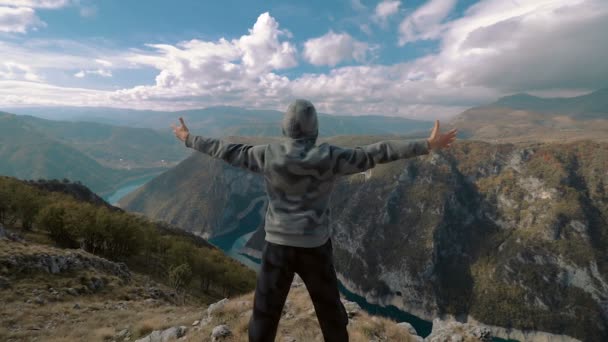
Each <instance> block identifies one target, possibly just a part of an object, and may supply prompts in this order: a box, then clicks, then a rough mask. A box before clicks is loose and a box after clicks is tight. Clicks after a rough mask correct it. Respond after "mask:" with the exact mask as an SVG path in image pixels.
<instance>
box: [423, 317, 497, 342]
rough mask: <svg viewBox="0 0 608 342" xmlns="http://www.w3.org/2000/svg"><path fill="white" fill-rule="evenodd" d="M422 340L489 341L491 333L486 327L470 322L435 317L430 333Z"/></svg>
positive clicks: (449, 341)
mask: <svg viewBox="0 0 608 342" xmlns="http://www.w3.org/2000/svg"><path fill="white" fill-rule="evenodd" d="M424 340H425V341H428V342H446V341H448V342H462V341H480V342H490V341H491V340H492V335H491V333H490V330H489V329H487V328H483V327H480V326H476V325H473V324H470V323H460V322H456V321H442V320H440V319H438V318H436V319H434V320H433V330H432V331H431V334H430V335H429V336H427V337H426V338H425V339H424Z"/></svg>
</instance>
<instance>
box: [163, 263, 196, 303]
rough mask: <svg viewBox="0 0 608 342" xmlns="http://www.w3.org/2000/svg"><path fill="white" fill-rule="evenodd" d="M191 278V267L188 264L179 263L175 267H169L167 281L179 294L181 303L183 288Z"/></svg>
mask: <svg viewBox="0 0 608 342" xmlns="http://www.w3.org/2000/svg"><path fill="white" fill-rule="evenodd" d="M191 280H192V269H191V268H190V265H188V264H181V265H179V266H176V267H171V268H170V269H169V281H170V283H171V287H173V289H174V290H175V292H177V294H178V295H181V298H182V303H183V301H184V298H185V290H186V287H187V286H188V284H190V281H191Z"/></svg>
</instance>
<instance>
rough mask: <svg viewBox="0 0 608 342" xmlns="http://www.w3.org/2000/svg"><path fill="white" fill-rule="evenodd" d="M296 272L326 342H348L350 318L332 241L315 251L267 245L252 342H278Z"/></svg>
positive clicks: (250, 333)
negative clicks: (342, 297) (281, 319)
mask: <svg viewBox="0 0 608 342" xmlns="http://www.w3.org/2000/svg"><path fill="white" fill-rule="evenodd" d="M294 273H297V274H298V275H300V277H301V278H302V280H303V281H304V284H305V285H306V288H307V289H308V293H309V294H310V297H311V299H312V302H313V305H314V307H315V311H316V313H317V319H318V320H319V324H320V325H321V331H322V332H323V338H324V339H325V341H327V342H342V341H348V332H347V330H346V325H347V324H348V316H347V314H346V310H345V309H344V305H342V302H341V301H340V293H339V292H338V279H337V278H336V271H335V269H334V264H333V248H332V245H331V240H328V241H327V242H326V243H325V244H324V245H322V246H319V247H315V248H303V247H291V246H283V245H277V244H273V243H270V242H266V246H265V247H264V251H263V253H262V267H261V270H260V274H259V275H258V280H257V285H256V288H255V297H254V301H253V315H252V316H251V320H250V321H249V341H250V342H272V341H274V338H275V336H276V334H277V327H278V325H279V319H280V318H281V312H282V311H283V305H284V304H285V299H286V298H287V294H288V293H289V289H290V288H291V282H292V281H293V277H294Z"/></svg>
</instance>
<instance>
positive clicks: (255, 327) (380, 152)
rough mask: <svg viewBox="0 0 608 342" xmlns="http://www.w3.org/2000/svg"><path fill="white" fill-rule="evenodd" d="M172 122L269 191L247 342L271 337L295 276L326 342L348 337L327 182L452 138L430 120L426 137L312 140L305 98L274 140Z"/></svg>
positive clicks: (314, 132) (313, 126) (182, 135)
mask: <svg viewBox="0 0 608 342" xmlns="http://www.w3.org/2000/svg"><path fill="white" fill-rule="evenodd" d="M179 120H180V123H181V125H180V126H174V125H172V127H173V132H174V133H175V135H176V136H177V137H178V138H179V139H180V140H182V141H184V142H185V145H186V146H187V147H190V148H193V149H195V150H197V151H200V152H203V153H205V154H208V155H210V156H211V157H214V158H219V159H223V160H225V161H226V162H228V163H229V164H231V165H233V166H237V167H242V168H245V169H248V170H249V171H252V172H257V173H260V174H262V175H263V177H264V183H265V187H266V192H267V195H268V209H267V211H266V217H265V225H264V229H265V231H266V245H265V246H264V251H263V252H262V265H261V268H260V273H259V275H258V280H257V285H256V289H255V297H254V302H253V314H252V317H251V320H250V322H249V341H250V342H272V341H274V338H275V336H276V333H277V327H278V323H279V319H280V318H281V312H282V310H283V305H284V304H285V299H286V298H287V294H288V292H289V289H290V286H291V282H292V281H293V277H294V274H295V273H297V274H298V275H299V276H300V277H301V278H302V280H303V281H304V284H305V285H306V288H307V289H308V292H309V293H310V297H311V299H312V301H313V305H314V307H315V312H316V314H317V318H318V320H319V324H320V326H321V330H322V332H323V337H324V339H325V341H327V342H342V341H348V332H347V329H346V326H347V324H348V316H347V314H346V310H345V309H344V306H343V305H342V302H341V301H340V293H339V292H338V280H337V278H336V271H335V269H334V266H333V249H332V245H331V238H330V234H331V232H330V209H329V199H330V195H331V191H332V188H333V185H334V182H335V181H336V179H337V178H338V177H340V176H345V175H350V174H354V173H358V172H363V171H366V170H368V169H371V168H373V167H374V166H376V164H382V163H388V162H391V161H395V160H398V159H405V158H412V157H416V156H419V155H424V154H428V153H429V152H430V151H431V150H439V149H441V148H445V147H449V146H450V144H451V143H452V142H453V141H454V140H455V139H456V130H455V129H453V130H451V131H449V132H448V133H446V134H441V133H440V131H439V121H435V127H434V128H433V130H432V133H431V135H430V137H429V138H428V139H425V140H415V141H409V142H408V141H403V140H386V141H380V142H377V143H374V144H370V145H366V146H361V147H355V148H342V147H338V146H333V145H329V144H326V143H323V144H320V145H317V144H316V141H317V136H318V128H319V127H318V122H317V112H316V110H315V107H314V106H313V105H312V103H310V102H309V101H306V100H296V101H295V102H294V103H292V104H291V105H289V107H288V109H287V112H286V113H285V116H284V117H283V122H282V130H283V135H284V136H285V137H287V138H288V139H286V140H285V141H284V142H282V143H276V144H267V145H256V146H252V145H246V144H232V143H228V142H225V141H223V140H219V139H213V138H205V137H201V136H194V135H191V134H189V131H188V128H187V127H186V124H185V123H184V120H183V119H182V118H180V119H179Z"/></svg>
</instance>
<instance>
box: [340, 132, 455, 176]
mask: <svg viewBox="0 0 608 342" xmlns="http://www.w3.org/2000/svg"><path fill="white" fill-rule="evenodd" d="M456 133H457V131H456V129H452V130H451V131H449V132H448V133H446V134H441V133H440V131H439V120H435V126H434V127H433V130H432V132H431V135H430V136H429V138H427V139H421V140H414V141H404V140H385V141H380V142H377V143H374V144H370V145H365V146H361V147H355V148H341V147H337V146H332V147H331V157H332V164H333V170H334V174H336V175H349V174H353V173H357V172H363V171H366V170H368V169H371V168H373V167H374V166H376V164H383V163H388V162H391V161H395V160H399V159H406V158H412V157H416V156H420V155H423V154H428V153H429V152H430V151H432V150H439V149H442V148H446V147H449V146H450V145H451V144H452V143H453V142H454V140H455V139H456Z"/></svg>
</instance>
